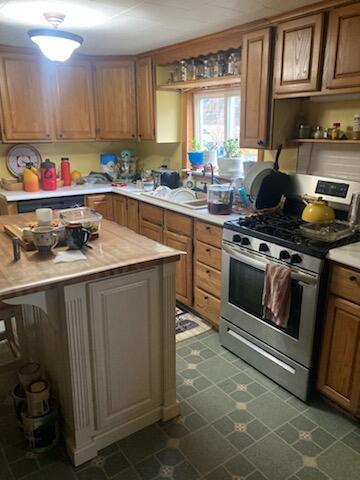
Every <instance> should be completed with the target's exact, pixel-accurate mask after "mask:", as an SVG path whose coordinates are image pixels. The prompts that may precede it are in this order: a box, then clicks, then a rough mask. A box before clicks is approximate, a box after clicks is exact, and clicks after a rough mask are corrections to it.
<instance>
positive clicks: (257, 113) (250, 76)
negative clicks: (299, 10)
mask: <svg viewBox="0 0 360 480" xmlns="http://www.w3.org/2000/svg"><path fill="white" fill-rule="evenodd" d="M270 55H271V29H270V28H265V29H263V30H258V31H256V32H250V33H247V34H245V35H244V36H243V44H242V61H241V120H240V145H241V147H244V148H265V147H266V146H267V143H268V131H269V125H268V123H269V100H270V60H271V57H270Z"/></svg>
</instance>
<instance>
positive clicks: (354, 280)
mask: <svg viewBox="0 0 360 480" xmlns="http://www.w3.org/2000/svg"><path fill="white" fill-rule="evenodd" d="M349 280H350V281H351V282H358V278H357V277H355V275H351V277H349Z"/></svg>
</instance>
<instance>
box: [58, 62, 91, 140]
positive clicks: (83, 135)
mask: <svg viewBox="0 0 360 480" xmlns="http://www.w3.org/2000/svg"><path fill="white" fill-rule="evenodd" d="M54 100H55V105H54V109H55V112H54V113H55V129H56V138H58V139H59V140H92V139H95V137H96V135H95V108H94V91H93V81H92V68H91V63H90V62H88V61H80V60H74V61H69V62H66V63H64V64H57V65H56V66H55V67H54Z"/></svg>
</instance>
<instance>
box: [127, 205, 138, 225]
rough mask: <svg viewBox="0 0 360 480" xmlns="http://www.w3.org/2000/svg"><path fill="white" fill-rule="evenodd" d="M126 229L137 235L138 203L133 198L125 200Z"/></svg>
mask: <svg viewBox="0 0 360 480" xmlns="http://www.w3.org/2000/svg"><path fill="white" fill-rule="evenodd" d="M127 227H128V228H130V230H133V231H134V232H136V233H139V202H138V201H137V200H134V199H133V198H128V199H127Z"/></svg>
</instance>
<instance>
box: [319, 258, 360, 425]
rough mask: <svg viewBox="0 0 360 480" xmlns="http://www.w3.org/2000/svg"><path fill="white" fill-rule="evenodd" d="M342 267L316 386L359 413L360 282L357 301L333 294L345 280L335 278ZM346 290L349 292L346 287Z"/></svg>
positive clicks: (328, 315) (327, 317)
mask: <svg viewBox="0 0 360 480" xmlns="http://www.w3.org/2000/svg"><path fill="white" fill-rule="evenodd" d="M339 268H342V267H335V269H333V270H332V278H331V281H330V295H329V297H328V301H327V307H326V315H325V324H324V331H323V338H322V347H321V356H320V367H319V372H318V382H317V386H318V389H319V391H320V392H321V393H322V394H323V395H325V396H326V397H328V398H329V399H330V400H332V401H334V402H335V403H337V404H338V405H340V406H341V407H343V408H344V409H346V410H348V411H349V412H350V413H352V414H353V415H355V416H360V283H359V284H357V289H358V295H357V302H358V303H355V302H354V301H350V300H348V299H345V298H341V297H340V296H338V295H336V294H334V293H332V292H331V289H332V288H333V286H334V285H335V286H336V287H335V288H337V287H338V286H339V284H342V283H343V282H344V279H342V280H341V279H340V280H339V281H336V280H335V277H334V276H336V275H337V274H338V273H339V270H338V269H339ZM346 270H348V271H349V272H351V270H350V269H346ZM358 273H359V272H358ZM354 278H355V279H356V278H357V277H356V271H354V273H353V274H350V275H349V277H348V283H349V284H352V283H354V282H356V280H354ZM359 278H360V275H359ZM343 291H344V292H345V295H347V292H346V290H343ZM350 295H352V293H350Z"/></svg>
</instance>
